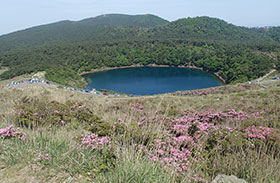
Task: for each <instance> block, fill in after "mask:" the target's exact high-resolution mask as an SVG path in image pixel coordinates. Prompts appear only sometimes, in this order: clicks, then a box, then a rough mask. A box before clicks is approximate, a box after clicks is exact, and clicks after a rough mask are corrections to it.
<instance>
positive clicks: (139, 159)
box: [0, 81, 280, 182]
mask: <svg viewBox="0 0 280 183" xmlns="http://www.w3.org/2000/svg"><path fill="white" fill-rule="evenodd" d="M1 84H2V82H0V85H1ZM207 91H208V90H207ZM178 94H180V93H178ZM24 96H28V97H39V98H43V97H46V98H48V100H50V101H58V102H61V103H65V102H66V101H69V100H75V101H81V102H83V103H84V104H85V105H86V106H88V107H89V109H91V110H92V111H94V114H96V115H98V116H101V117H102V118H103V120H104V121H108V122H110V123H115V122H116V121H119V120H121V121H123V122H124V123H125V124H133V123H135V122H137V121H139V119H140V117H143V114H142V113H138V112H135V111H133V110H132V108H133V107H132V106H133V105H134V104H136V103H141V104H143V106H144V108H143V111H144V114H145V116H146V117H147V118H148V117H155V116H156V115H157V114H158V112H160V113H161V114H163V115H164V116H168V117H170V118H172V119H176V118H178V117H180V116H181V112H182V111H189V110H195V111H200V112H202V111H205V110H214V111H226V110H229V109H235V110H236V111H239V110H242V111H244V112H245V113H248V114H250V113H252V112H253V111H256V110H265V109H272V110H268V112H265V113H262V114H261V117H264V118H265V120H262V119H259V120H256V121H255V123H256V124H259V123H261V125H263V126H268V125H269V126H270V127H272V126H273V127H274V128H276V129H280V122H279V111H280V106H279V96H280V83H279V82H277V81H276V82H266V83H264V84H260V85H251V86H250V89H244V88H242V87H238V86H227V87H225V88H220V89H218V90H215V91H214V92H213V94H209V95H207V96H188V95H186V96H179V95H175V96H174V95H171V94H166V95H159V96H145V97H132V98H108V97H103V96H91V95H83V94H79V93H73V92H70V91H66V90H63V89H51V88H48V89H46V88H40V87H38V88H27V89H24V90H9V89H0V101H1V105H0V128H4V127H6V126H8V125H10V124H14V125H16V122H17V120H18V119H17V111H16V110H15V104H16V103H19V102H20V100H21V99H22V98H23V97H24ZM3 104H4V105H3ZM277 111H278V112H277ZM244 123H245V122H244ZM146 125H147V126H145V130H144V131H143V133H144V134H142V136H143V137H141V138H144V137H145V136H149V134H150V133H154V134H157V135H158V136H164V135H165V134H166V133H167V132H166V129H165V126H164V125H161V123H160V120H159V121H156V124H154V123H151V124H146ZM228 125H229V126H231V127H234V126H235V127H236V126H237V127H238V126H242V125H243V122H240V121H237V122H234V123H233V124H228ZM21 130H22V131H24V132H25V133H26V134H27V140H26V141H25V142H24V143H21V142H18V141H16V140H1V139H0V180H1V181H4V182H42V181H43V182H63V181H68V182H87V181H90V177H89V176H87V174H86V173H83V172H79V171H77V170H76V168H77V167H81V168H82V167H84V163H85V161H91V159H90V157H87V154H86V153H85V152H83V153H84V154H83V155H84V159H83V160H79V159H76V157H75V153H74V151H75V149H74V146H77V143H76V141H75V140H74V139H72V136H75V135H77V136H78V135H80V134H83V133H86V131H85V130H84V129H81V128H80V127H78V128H76V129H75V128H70V127H68V126H66V127H65V128H56V130H53V131H49V130H48V129H44V130H43V131H40V130H32V129H27V128H23V129H21ZM42 134H43V136H44V135H45V138H43V139H45V140H44V143H45V146H41V145H40V143H41V141H42ZM50 134H51V135H50ZM130 135H131V139H130V136H127V137H126V139H123V141H121V143H120V141H117V142H116V157H117V160H118V163H117V165H116V167H115V168H114V169H110V170H109V171H107V172H106V173H103V174H99V175H98V176H97V178H96V181H95V182H176V178H175V173H174V171H173V170H172V169H167V170H164V169H163V168H161V166H160V165H159V164H157V163H154V162H152V161H150V160H149V158H147V157H146V156H144V157H143V156H142V155H141V153H140V154H139V153H138V152H136V150H135V149H134V148H133V145H131V142H132V141H134V140H135V139H133V138H134V137H133V135H132V134H130ZM267 148H268V147H266V146H264V147H258V148H257V147H256V149H255V150H254V151H252V152H250V153H249V154H246V155H245V154H243V152H240V151H237V152H235V153H232V154H228V155H227V156H225V157H224V156H219V155H216V156H215V157H214V160H213V162H212V166H211V167H210V168H209V167H208V170H204V169H203V168H202V166H203V165H204V163H205V162H204V161H201V162H199V163H197V164H196V165H195V166H192V170H194V171H195V172H196V173H198V174H200V175H202V177H203V178H205V179H207V180H211V179H212V178H213V177H214V176H215V175H216V174H217V173H225V174H235V175H237V176H238V177H242V178H245V179H246V180H247V181H249V182H269V181H270V182H278V181H280V171H279V170H280V168H279V167H280V163H279V162H280V161H279V157H278V156H274V157H273V156H269V155H267V156H266V155H265V153H264V150H265V149H267ZM278 151H279V149H278ZM38 152H49V153H50V154H52V156H53V161H52V162H51V163H47V164H45V163H42V162H38V160H37V156H38ZM63 157H68V158H63ZM212 158H213V157H212ZM210 169H211V170H210ZM87 171H88V170H85V172H87ZM165 171H167V173H166V172H165ZM186 177H187V178H185V179H182V180H181V181H182V182H191V179H189V178H188V176H186ZM177 181H178V180H177Z"/></svg>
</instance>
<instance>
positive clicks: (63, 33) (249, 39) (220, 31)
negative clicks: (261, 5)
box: [0, 14, 280, 83]
mask: <svg viewBox="0 0 280 183" xmlns="http://www.w3.org/2000/svg"><path fill="white" fill-rule="evenodd" d="M279 33H280V31H279V28H278V27H272V28H246V27H240V26H235V25H232V24H229V23H227V22H225V21H223V20H220V19H216V18H210V17H196V18H186V19H180V20H177V21H174V22H169V23H168V22H167V21H165V20H163V19H160V18H159V17H156V16H153V15H139V16H129V15H120V14H112V15H102V16H98V17H95V18H90V19H85V20H81V21H78V22H71V21H62V22H58V23H53V24H49V25H43V26H39V27H35V28H30V29H28V30H23V31H19V32H15V33H12V34H9V35H6V36H1V37H0V42H1V44H0V65H2V66H5V67H8V68H9V71H7V72H4V73H2V74H1V75H0V78H1V79H7V78H12V77H14V76H18V75H21V74H24V73H31V72H35V71H42V70H45V71H47V72H51V73H54V72H56V73H61V74H56V76H61V78H57V79H56V81H58V80H60V81H61V80H63V79H67V77H66V76H72V75H73V73H76V74H77V77H75V78H80V77H78V74H80V73H83V72H85V71H90V70H92V69H95V68H100V67H118V66H128V65H134V64H140V65H148V64H159V65H162V64H164V65H170V66H179V65H180V66H197V67H201V68H203V69H204V70H207V71H209V72H213V73H214V72H215V73H218V74H219V75H220V76H221V77H222V78H223V79H224V80H225V81H226V82H227V83H236V82H245V81H247V80H251V79H256V78H257V77H260V76H262V75H264V74H265V73H267V72H268V71H269V70H271V69H273V68H279V65H280V60H279V56H280V43H279V39H278V38H279V37H280V36H279ZM1 51H2V52H1ZM58 66H63V67H67V69H66V70H61V69H58V68H61V67H58ZM68 71H69V73H68V74H67V73H65V72H68Z"/></svg>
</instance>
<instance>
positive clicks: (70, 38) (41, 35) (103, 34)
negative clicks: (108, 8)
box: [0, 14, 168, 52]
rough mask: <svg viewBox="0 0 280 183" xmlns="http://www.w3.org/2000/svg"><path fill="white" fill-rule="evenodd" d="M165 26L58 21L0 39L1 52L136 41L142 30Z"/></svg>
mask: <svg viewBox="0 0 280 183" xmlns="http://www.w3.org/2000/svg"><path fill="white" fill-rule="evenodd" d="M166 23H168V21H167V20H164V19H162V18H159V17H157V16H154V15H135V16H133V15H122V14H109V15H101V16H97V17H94V18H89V19H84V20H81V21H77V22H75V21H61V22H56V23H52V24H47V25H42V26H37V27H32V28H29V29H26V30H21V31H17V32H14V33H11V34H7V35H4V36H0V43H1V44H0V52H1V51H2V52H3V51H8V50H14V49H18V48H27V47H34V46H45V45H57V44H66V43H67V44H69V43H74V42H81V41H89V40H91V41H105V40H107V41H112V40H124V39H136V38H137V37H139V35H141V34H139V33H141V32H143V31H145V30H143V29H144V28H148V27H154V26H158V25H162V24H166Z"/></svg>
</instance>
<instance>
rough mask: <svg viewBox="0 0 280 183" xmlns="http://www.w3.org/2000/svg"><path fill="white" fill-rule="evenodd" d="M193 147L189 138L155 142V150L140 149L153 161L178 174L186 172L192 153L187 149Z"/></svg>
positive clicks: (192, 142)
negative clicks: (172, 168)
mask: <svg viewBox="0 0 280 183" xmlns="http://www.w3.org/2000/svg"><path fill="white" fill-rule="evenodd" d="M193 145H194V141H193V139H192V137H190V136H180V137H167V139H166V140H164V141H163V140H161V139H157V140H155V144H154V146H155V150H148V148H145V147H142V149H143V150H144V152H145V153H146V154H147V155H148V156H149V157H150V158H151V159H152V160H153V161H158V162H160V163H161V164H162V165H163V166H164V167H166V166H171V167H174V168H175V169H176V170H177V171H178V172H181V173H184V172H185V171H187V170H188V167H189V164H190V160H191V159H192V156H191V155H192V152H191V151H190V150H189V147H191V146H193Z"/></svg>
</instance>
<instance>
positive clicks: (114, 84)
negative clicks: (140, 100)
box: [84, 67, 223, 95]
mask: <svg viewBox="0 0 280 183" xmlns="http://www.w3.org/2000/svg"><path fill="white" fill-rule="evenodd" d="M84 77H85V79H86V80H87V82H88V86H87V89H88V90H92V89H93V88H95V89H97V90H98V89H107V90H113V91H117V92H122V93H127V94H133V95H153V94H162V93H170V92H174V91H182V90H194V89H202V88H209V87H214V86H220V85H222V84H223V83H222V82H221V81H220V80H219V79H218V78H217V77H216V76H214V75H213V74H210V73H207V72H204V71H200V70H196V69H188V68H176V67H134V68H124V69H115V70H108V71H101V72H96V73H91V74H87V75H84Z"/></svg>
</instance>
